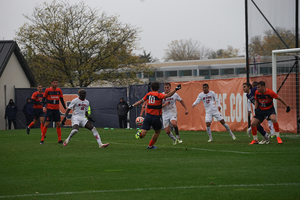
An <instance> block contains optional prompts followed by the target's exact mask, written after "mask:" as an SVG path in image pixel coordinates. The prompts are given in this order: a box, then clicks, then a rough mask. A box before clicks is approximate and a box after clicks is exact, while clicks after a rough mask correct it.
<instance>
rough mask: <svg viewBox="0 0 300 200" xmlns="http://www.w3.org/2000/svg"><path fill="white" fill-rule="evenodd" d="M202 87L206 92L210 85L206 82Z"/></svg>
mask: <svg viewBox="0 0 300 200" xmlns="http://www.w3.org/2000/svg"><path fill="white" fill-rule="evenodd" d="M202 88H203V92H204V93H208V90H209V86H208V84H207V83H204V84H203V85H202Z"/></svg>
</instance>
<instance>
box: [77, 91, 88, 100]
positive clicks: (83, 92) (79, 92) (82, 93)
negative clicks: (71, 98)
mask: <svg viewBox="0 0 300 200" xmlns="http://www.w3.org/2000/svg"><path fill="white" fill-rule="evenodd" d="M78 95H79V99H81V100H84V99H85V97H86V91H85V90H84V89H80V90H78Z"/></svg>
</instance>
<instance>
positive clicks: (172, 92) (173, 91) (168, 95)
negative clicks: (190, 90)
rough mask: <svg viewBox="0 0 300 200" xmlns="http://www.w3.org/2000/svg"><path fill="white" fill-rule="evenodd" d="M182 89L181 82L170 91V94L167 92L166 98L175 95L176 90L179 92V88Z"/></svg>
mask: <svg viewBox="0 0 300 200" xmlns="http://www.w3.org/2000/svg"><path fill="white" fill-rule="evenodd" d="M180 89H181V84H179V85H178V86H177V87H176V88H175V89H174V90H172V91H171V92H169V93H168V94H166V95H165V98H168V97H170V96H173V94H175V92H177V90H180Z"/></svg>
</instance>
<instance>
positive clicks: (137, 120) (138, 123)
mask: <svg viewBox="0 0 300 200" xmlns="http://www.w3.org/2000/svg"><path fill="white" fill-rule="evenodd" d="M135 123H136V125H138V126H142V125H143V123H144V117H137V118H136V120H135Z"/></svg>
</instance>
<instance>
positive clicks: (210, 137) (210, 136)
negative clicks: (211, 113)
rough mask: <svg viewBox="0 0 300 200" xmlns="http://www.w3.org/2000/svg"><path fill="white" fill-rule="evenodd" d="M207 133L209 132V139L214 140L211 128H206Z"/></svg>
mask: <svg viewBox="0 0 300 200" xmlns="http://www.w3.org/2000/svg"><path fill="white" fill-rule="evenodd" d="M206 132H207V135H208V137H209V139H212V134H211V130H210V127H206Z"/></svg>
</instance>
